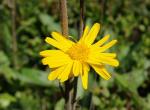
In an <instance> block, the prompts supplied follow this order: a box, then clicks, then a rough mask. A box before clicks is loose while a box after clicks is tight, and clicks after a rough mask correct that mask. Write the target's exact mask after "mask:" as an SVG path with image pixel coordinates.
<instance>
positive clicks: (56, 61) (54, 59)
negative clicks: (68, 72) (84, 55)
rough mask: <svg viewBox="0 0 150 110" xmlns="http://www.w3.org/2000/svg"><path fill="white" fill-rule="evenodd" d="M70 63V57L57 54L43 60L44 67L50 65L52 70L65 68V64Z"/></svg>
mask: <svg viewBox="0 0 150 110" xmlns="http://www.w3.org/2000/svg"><path fill="white" fill-rule="evenodd" d="M70 61H72V60H71V59H70V57H69V56H68V55H66V54H61V55H59V54H56V55H53V56H50V57H46V58H43V59H42V63H43V65H49V66H50V68H56V67H59V66H63V65H65V64H68V63H69V62H70Z"/></svg>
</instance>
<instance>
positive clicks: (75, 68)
mask: <svg viewBox="0 0 150 110" xmlns="http://www.w3.org/2000/svg"><path fill="white" fill-rule="evenodd" d="M73 74H74V76H78V75H79V74H82V64H81V63H80V62H79V61H77V60H74V63H73Z"/></svg>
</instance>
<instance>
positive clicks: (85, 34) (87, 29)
mask: <svg viewBox="0 0 150 110" xmlns="http://www.w3.org/2000/svg"><path fill="white" fill-rule="evenodd" d="M88 32H89V27H88V26H86V27H85V29H84V32H83V35H82V37H81V39H80V41H79V42H81V41H83V40H84V39H85V37H86V36H87V34H88Z"/></svg>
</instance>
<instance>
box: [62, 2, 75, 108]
mask: <svg viewBox="0 0 150 110" xmlns="http://www.w3.org/2000/svg"><path fill="white" fill-rule="evenodd" d="M59 3H60V13H61V15H60V16H61V28H62V34H63V36H65V37H66V38H68V14H67V1H66V0H59ZM72 94H73V91H72V84H71V80H70V79H69V80H67V81H66V82H65V94H64V96H65V110H72V108H73V106H72V98H73V95H72Z"/></svg>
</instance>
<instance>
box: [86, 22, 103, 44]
mask: <svg viewBox="0 0 150 110" xmlns="http://www.w3.org/2000/svg"><path fill="white" fill-rule="evenodd" d="M99 30H100V24H99V23H95V24H94V25H93V27H92V28H91V30H90V32H89V33H88V35H87V36H86V37H85V40H84V41H85V43H86V44H87V45H91V44H92V43H93V42H94V40H95V38H96V37H97V34H98V32H99Z"/></svg>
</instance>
